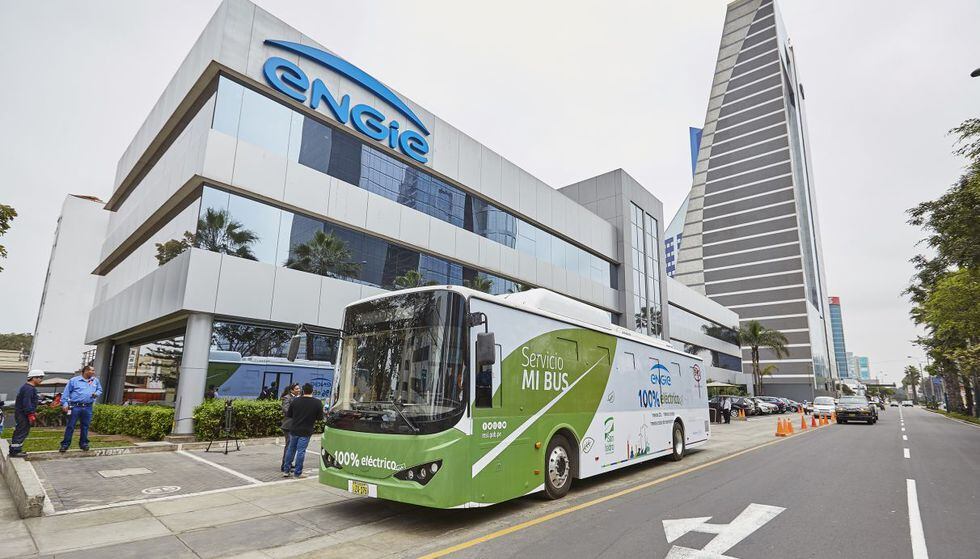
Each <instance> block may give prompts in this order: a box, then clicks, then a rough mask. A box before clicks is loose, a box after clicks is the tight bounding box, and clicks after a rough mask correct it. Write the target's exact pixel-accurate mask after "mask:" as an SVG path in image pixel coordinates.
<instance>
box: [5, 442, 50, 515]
mask: <svg viewBox="0 0 980 559" xmlns="http://www.w3.org/2000/svg"><path fill="white" fill-rule="evenodd" d="M0 471H2V472H3V479H4V481H5V482H6V484H7V489H9V490H10V495H11V496H12V497H13V499H14V504H15V505H16V506H17V514H19V515H20V517H21V518H33V517H38V516H41V515H42V514H44V509H45V505H46V502H47V494H46V493H45V492H44V487H42V486H41V480H39V479H38V478H37V473H35V472H34V467H33V466H31V465H30V464H28V463H27V461H26V460H22V459H11V458H10V443H8V442H7V441H6V439H0Z"/></svg>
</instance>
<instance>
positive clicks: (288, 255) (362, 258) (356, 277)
mask: <svg viewBox="0 0 980 559" xmlns="http://www.w3.org/2000/svg"><path fill="white" fill-rule="evenodd" d="M194 246H196V247H197V248H201V249H204V250H210V251H212V252H218V253H221V254H230V255H233V256H238V257H240V258H246V259H248V260H255V261H258V262H265V263H268V264H274V265H276V266H282V267H286V268H292V269H295V270H301V271H304V272H309V273H314V274H317V275H321V276H328V277H333V278H338V279H343V280H346V281H351V282H355V283H360V284H364V285H370V286H373V287H380V288H382V289H403V288H409V287H419V286H422V285H432V284H448V285H465V286H468V287H472V288H474V289H478V290H480V291H486V292H488V293H492V294H495V295H498V294H503V293H513V292H516V291H520V290H523V289H526V288H528V287H531V286H528V285H523V284H519V283H517V282H515V281H512V280H509V279H506V278H502V277H499V276H496V275H493V274H489V273H486V272H484V271H481V270H477V269H475V268H471V267H469V266H463V265H462V264H459V263H457V262H452V261H449V260H446V259H444V258H440V257H438V256H434V255H431V254H425V253H423V252H420V251H418V250H414V249H410V248H407V247H404V246H401V245H398V244H395V243H392V242H389V241H387V240H384V239H380V238H378V237H374V236H371V235H368V234H366V233H362V232H360V231H355V230H353V229H350V228H347V227H343V226H340V225H337V224H335V223H332V222H329V221H325V220H322V219H317V218H313V217H309V216H306V215H303V214H300V213H295V212H291V211H288V210H282V209H279V208H276V207H275V206H271V205H269V204H265V203H262V202H258V201H255V200H252V199H250V198H246V197H244V196H239V195H237V194H232V193H229V192H226V191H223V190H219V189H217V188H213V187H210V186H208V187H205V188H204V191H203V193H202V197H201V206H200V217H199V219H198V223H197V230H196V231H195V232H194ZM411 272H415V274H412V273H411Z"/></svg>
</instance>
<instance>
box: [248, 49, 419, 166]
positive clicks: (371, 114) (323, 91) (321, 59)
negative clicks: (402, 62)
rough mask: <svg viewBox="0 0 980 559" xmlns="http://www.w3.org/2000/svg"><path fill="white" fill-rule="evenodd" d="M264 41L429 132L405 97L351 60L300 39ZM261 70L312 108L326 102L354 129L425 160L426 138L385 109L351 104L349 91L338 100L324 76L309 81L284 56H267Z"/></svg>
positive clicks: (417, 159)
mask: <svg viewBox="0 0 980 559" xmlns="http://www.w3.org/2000/svg"><path fill="white" fill-rule="evenodd" d="M265 44H267V45H272V46H276V47H279V48H281V49H283V50H287V51H289V52H293V53H296V54H298V55H300V56H302V57H303V58H307V59H309V60H312V61H314V62H316V63H318V64H320V65H321V66H324V67H326V68H329V69H331V70H333V71H334V72H336V73H338V74H340V75H341V76H343V77H345V78H347V79H349V80H351V81H352V82H354V83H356V84H358V85H360V86H361V87H363V88H364V89H366V90H368V91H370V92H371V93H373V94H375V95H377V96H378V97H379V98H381V99H382V100H383V101H384V102H385V103H387V104H388V106H390V107H391V108H392V109H394V110H395V111H396V112H398V113H401V115H402V116H404V117H405V118H407V119H408V120H409V122H411V123H412V124H413V125H415V127H416V128H418V129H419V130H420V131H421V132H422V134H424V135H425V136H428V135H429V130H428V129H427V128H426V127H425V125H424V124H422V120H421V119H419V117H418V115H416V114H415V112H414V111H412V109H411V108H409V106H408V105H406V104H405V102H404V101H402V100H401V99H400V98H399V97H398V96H397V95H395V93H394V92H393V91H391V90H390V89H388V88H387V87H385V85H384V84H382V83H381V82H379V81H378V80H376V79H374V77H372V76H371V75H370V74H368V73H367V72H365V71H364V70H361V69H360V68H358V67H357V66H354V65H353V64H351V63H350V62H347V61H346V60H344V59H342V58H339V57H337V56H334V55H332V54H330V53H329V52H325V51H322V50H320V49H315V48H313V47H310V46H306V45H301V44H299V43H291V42H289V41H273V40H271V39H269V40H266V41H265ZM262 74H263V75H264V76H265V81H267V82H269V85H271V86H272V87H274V88H275V89H276V90H278V91H280V92H282V93H284V94H286V95H288V96H289V97H292V98H293V99H295V100H297V101H299V102H300V103H308V104H309V106H310V108H312V109H316V108H318V107H319V106H320V104H321V103H325V104H326V105H327V108H328V109H329V111H330V113H331V114H332V115H333V117H334V118H335V119H337V120H338V121H339V122H340V123H341V124H347V123H348V122H350V123H351V126H353V127H354V129H355V130H357V131H358V132H360V133H361V134H364V135H365V136H367V137H368V138H371V139H372V140H377V141H379V142H386V143H387V144H388V147H390V148H391V149H398V150H400V151H401V152H402V153H404V154H405V155H407V156H409V157H411V158H412V159H414V160H416V161H418V162H419V163H426V162H427V161H428V158H427V157H426V155H427V154H428V153H429V142H428V141H426V139H425V138H424V137H423V135H422V134H419V133H418V132H416V131H414V130H400V128H401V125H400V124H399V123H398V121H397V120H391V121H389V120H388V117H387V116H385V114H384V113H382V112H381V111H379V110H378V109H376V108H374V107H372V106H370V105H366V104H357V105H354V106H353V107H352V106H351V100H350V95H344V96H343V97H341V98H340V100H339V101H338V100H337V98H336V97H335V96H334V95H333V94H332V93H330V91H329V90H328V89H327V86H326V85H325V84H324V83H323V80H321V79H320V78H315V79H313V80H312V81H310V78H309V76H307V75H306V72H304V71H303V70H301V69H300V68H299V66H297V65H295V64H293V63H292V62H290V61H288V60H286V59H285V58H280V57H278V56H272V57H270V58H269V59H268V60H266V61H265V64H263V66H262Z"/></svg>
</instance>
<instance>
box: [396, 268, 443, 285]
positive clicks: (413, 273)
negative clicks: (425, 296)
mask: <svg viewBox="0 0 980 559" xmlns="http://www.w3.org/2000/svg"><path fill="white" fill-rule="evenodd" d="M435 284H436V282H434V281H432V280H428V281H427V280H426V279H425V278H424V277H423V276H422V274H420V273H419V271H418V270H409V271H407V272H405V273H404V274H402V275H400V276H398V277H396V278H395V289H412V288H413V287H425V286H427V285H435Z"/></svg>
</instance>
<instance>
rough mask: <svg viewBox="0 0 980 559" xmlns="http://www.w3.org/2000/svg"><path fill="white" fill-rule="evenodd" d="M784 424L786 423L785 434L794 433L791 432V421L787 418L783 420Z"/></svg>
mask: <svg viewBox="0 0 980 559" xmlns="http://www.w3.org/2000/svg"><path fill="white" fill-rule="evenodd" d="M785 424H786V434H787V435H792V434H794V433H793V422H792V421H790V420H788V419H787V420H786V421H785Z"/></svg>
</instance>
